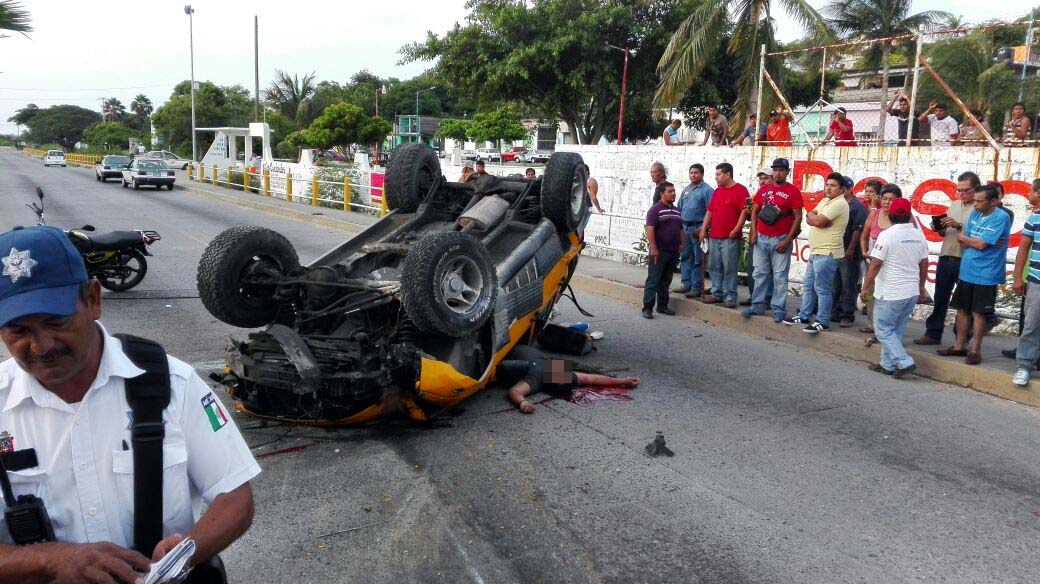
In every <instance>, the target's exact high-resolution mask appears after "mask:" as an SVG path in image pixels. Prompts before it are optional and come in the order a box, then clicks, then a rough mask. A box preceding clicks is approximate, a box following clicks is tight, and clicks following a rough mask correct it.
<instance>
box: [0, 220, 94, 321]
mask: <svg viewBox="0 0 1040 584" xmlns="http://www.w3.org/2000/svg"><path fill="white" fill-rule="evenodd" d="M0 265H2V268H3V269H2V271H0V327H2V326H6V325H7V324H8V323H10V322H12V321H14V320H16V319H19V318H22V317H23V316H28V315H30V314H53V315H55V316H69V315H71V314H73V313H74V312H76V299H77V298H78V295H79V286H80V284H83V283H84V282H87V280H88V278H87V269H86V267H85V266H84V265H83V258H82V257H81V256H80V254H79V252H78V251H77V250H76V248H75V246H73V245H72V242H71V241H69V238H68V236H67V235H66V234H65V232H64V231H62V230H61V229H58V228H57V227H45V226H40V227H27V228H22V227H16V228H14V229H12V230H11V231H8V232H7V233H3V234H0Z"/></svg>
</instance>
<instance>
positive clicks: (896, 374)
mask: <svg viewBox="0 0 1040 584" xmlns="http://www.w3.org/2000/svg"><path fill="white" fill-rule="evenodd" d="M920 304H924V303H923V302H922V303H920ZM914 369H917V365H916V364H914V363H911V364H909V365H907V366H906V367H903V368H901V369H896V370H895V371H894V372H892V377H894V378H896V379H902V378H903V377H905V376H906V375H907V374H909V373H911V372H913V370H914Z"/></svg>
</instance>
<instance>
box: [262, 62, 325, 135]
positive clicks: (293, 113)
mask: <svg viewBox="0 0 1040 584" xmlns="http://www.w3.org/2000/svg"><path fill="white" fill-rule="evenodd" d="M316 87H317V86H316V85H315V83H314V71H311V72H310V74H308V75H304V76H303V78H302V79H301V78H300V77H299V76H297V75H292V76H290V75H289V74H288V73H286V72H285V71H282V70H280V69H275V72H274V81H272V82H271V85H270V86H268V88H267V89H265V90H264V100H265V101H267V103H268V104H269V105H270V106H271V107H273V108H274V109H275V110H277V111H278V112H280V113H281V114H282V115H284V116H286V117H288V118H289V119H292V120H295V121H296V126H297V127H298V128H302V127H303V126H304V125H306V124H305V121H306V118H307V113H308V109H309V108H308V106H309V102H310V98H311V96H313V95H314V90H315V89H316Z"/></svg>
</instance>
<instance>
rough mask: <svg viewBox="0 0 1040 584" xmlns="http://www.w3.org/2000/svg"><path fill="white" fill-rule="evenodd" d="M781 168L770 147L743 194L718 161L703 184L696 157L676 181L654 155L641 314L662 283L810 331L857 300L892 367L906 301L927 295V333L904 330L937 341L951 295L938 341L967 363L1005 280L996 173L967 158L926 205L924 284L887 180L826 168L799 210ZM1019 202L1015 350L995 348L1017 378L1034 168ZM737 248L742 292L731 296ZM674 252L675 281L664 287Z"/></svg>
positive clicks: (1035, 351) (1024, 366)
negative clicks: (815, 197) (794, 263)
mask: <svg viewBox="0 0 1040 584" xmlns="http://www.w3.org/2000/svg"><path fill="white" fill-rule="evenodd" d="M932 109H934V108H932ZM928 115H930V116H931V115H937V114H935V113H928ZM790 170H791V165H790V162H789V161H788V160H787V159H785V158H777V159H776V160H774V161H773V164H772V166H771V167H770V168H768V169H763V170H762V171H761V172H759V173H758V177H757V178H758V181H759V184H758V187H757V189H756V192H755V194H754V195H752V194H751V192H750V191H749V190H748V189H747V188H746V187H745V186H744V185H741V184H739V183H737V182H736V181H734V178H733V166H732V165H731V164H729V163H727V162H723V163H721V164H718V165H716V167H715V168H714V173H715V176H714V179H715V181H714V182H715V186H712V185H710V184H708V182H707V181H706V180H705V168H704V167H703V166H702V165H701V164H693V165H691V166H690V167H689V169H688V181H689V182H688V183H687V184H686V185H685V186H683V187H681V189H677V187H676V186H675V185H674V184H673V183H672V182H669V181H668V178H667V170H666V169H665V167H664V165H663V164H661V163H659V162H657V163H654V164H653V165H652V166H651V169H650V177H651V180H652V181H653V182H654V184H655V189H654V202H653V205H652V206H651V207H650V209H649V211H647V214H646V238H647V244H648V245H647V246H648V249H649V260H648V274H647V278H646V284H645V289H644V293H643V309H642V315H643V317H644V318H648V319H651V318H653V317H654V312H655V310H656V312H657V313H658V314H665V315H673V314H675V311H674V310H672V308H670V307H669V298H670V295H672V294H682V295H684V296H685V297H686V298H690V299H696V300H700V301H701V302H703V303H705V304H721V305H722V306H724V307H725V308H732V309H737V308H738V307H739V306H740V305H743V306H744V307H745V308H744V309H743V310H742V312H741V315H742V316H743V317H744V318H746V319H751V318H754V317H757V316H762V315H767V314H769V315H771V316H772V319H773V321H774V322H776V323H783V324H785V325H788V326H797V327H800V328H801V329H802V330H803V331H804V332H806V333H809V334H813V335H816V334H820V333H823V332H826V331H829V330H831V327H832V326H833V324H834V323H837V326H839V327H842V328H846V327H851V326H854V323H855V319H856V314H857V312H858V311H859V304H860V303H859V302H858V301H857V300H860V301H862V305H863V308H864V310H863V311H864V313H865V315H866V316H867V322H866V323H865V326H863V327H862V328H861V329H860V331H861V332H863V333H866V334H867V335H869V336H868V337H867V338H866V339H865V342H866V344H867V346H870V345H872V344H875V343H877V344H879V345H880V348H881V357H880V361H879V362H878V363H876V364H873V365H871V369H872V370H874V371H878V372H880V373H883V374H886V375H892V376H893V377H896V378H901V377H903V376H905V375H906V374H908V373H910V372H911V371H913V370H914V368H915V364H914V361H913V358H912V357H911V356H910V355H909V354H908V353H907V351H906V349H905V348H904V346H903V336H904V333H905V330H906V328H907V324H908V323H909V321H910V317H911V314H912V312H913V310H914V307H915V306H917V305H918V304H932V305H933V306H932V309H931V314H930V316H929V317H928V318H927V320H926V327H925V333H924V335H922V336H920V337H919V338H916V339H914V340H913V342H914V344H916V345H940V344H942V338H943V333H944V329H945V328H946V316H947V312H948V310H949V309H950V308H951V307H952V308H954V309H955V310H956V319H955V325H954V333H953V334H954V340H953V343H952V344H951V345H949V346H948V347H946V348H943V349H940V350H939V351H938V354H939V355H942V356H948V357H963V358H964V360H965V363H967V364H969V365H975V364H978V363H979V362H980V361H981V347H982V340H983V337H984V336H985V335H986V334H987V333H988V332H989V330H990V329H991V328H992V327H993V325H994V324H995V323H996V320H997V317H996V316H995V308H996V303H997V296H998V287H999V286H1001V285H1003V284H1005V282H1006V258H1007V252H1008V245H1009V241H1010V233H1011V224H1012V219H1013V217H1012V212H1011V211H1010V210H1009V209H1007V208H1005V207H1004V205H1003V196H1004V192H1003V188H1002V187H1001V185H1000V184H999V183H995V182H991V183H988V184H983V183H982V181H981V180H980V179H979V177H978V175H976V174H975V173H973V172H965V173H963V174H961V175H960V176H959V177H958V179H957V195H958V198H957V200H955V201H953V202H952V203H951V204H950V206H949V209H948V210H947V211H946V212H945V213H944V214H941V215H936V216H933V217H932V219H931V226H930V227H931V229H932V230H934V231H935V232H936V233H938V234H939V235H940V236H942V238H943V240H942V244H941V248H940V250H939V258H938V263H937V265H936V268H935V287H934V295H929V294H928V292H927V291H926V289H925V282H926V280H927V274H928V269H929V250H928V244H927V239H926V238H925V235H924V232H923V230H922V228H921V224H920V223H919V220H918V219H916V218H915V217H914V215H913V213H912V211H911V205H910V201H909V199H906V198H903V193H902V190H901V189H900V188H899V186H898V185H895V184H891V183H889V184H884V183H882V182H881V181H873V180H872V181H868V182H867V183H865V187H864V191H863V200H861V199H860V198H859V197H857V196H855V195H854V194H853V187H854V184H855V181H854V180H853V179H852V178H851V177H847V176H843V175H842V174H839V173H837V172H835V173H831V174H830V175H829V176H827V178H826V183H825V188H824V191H823V198H822V199H820V201H819V202H818V203H817V204H816V205H815V207H814V208H813V209H812V210H811V211H806V210H805V201H804V200H803V197H802V192H801V190H800V189H799V188H798V187H796V186H794V185H792V184H791V183H790V182H789V181H788V175H789V173H790ZM1029 202H1030V205H1031V207H1032V209H1033V210H1034V212H1033V213H1032V214H1031V215H1030V216H1029V218H1028V220H1027V221H1026V224H1025V228H1024V229H1023V231H1022V234H1021V243H1020V246H1019V250H1018V255H1017V258H1016V263H1015V268H1014V272H1013V284H1012V288H1013V289H1014V291H1015V292H1016V293H1018V294H1021V295H1022V298H1023V300H1022V310H1021V316H1020V320H1019V329H1020V330H1019V334H1020V340H1019V345H1018V348H1017V350H1013V351H1006V352H1005V356H1006V357H1010V358H1015V359H1017V362H1018V369H1017V371H1016V373H1015V374H1014V376H1013V381H1014V383H1015V384H1017V385H1026V384H1027V383H1028V382H1029V378H1030V373H1031V371H1033V370H1034V369H1036V366H1037V358H1038V355H1040V241H1038V239H1040V238H1038V237H1037V236H1036V233H1037V232H1038V231H1040V212H1037V211H1036V209H1037V208H1038V207H1040V179H1037V180H1036V181H1034V182H1033V186H1032V191H1031V192H1030V194H1029ZM745 226H747V227H748V230H747V236H746V238H745ZM803 228H804V229H807V231H808V232H807V233H806V236H807V237H806V238H807V240H808V247H809V253H808V261H807V263H806V268H805V275H804V276H803V279H802V302H801V306H800V308H799V310H798V312H797V313H794V314H789V313H788V309H787V296H788V290H789V286H788V284H789V276H790V269H791V256H792V250H793V249H794V247H795V244H794V242H795V240H796V239H797V238H799V236H800V235H801V233H802V230H803ZM1034 242H1035V243H1034ZM742 252H743V256H744V266H743V267H744V271H745V272H746V274H747V278H748V289H749V293H750V298H748V299H747V300H745V301H744V302H738V295H737V282H738V272H739V271H740V270H741V266H740V264H741V257H742ZM677 264H678V267H679V274H680V278H681V282H680V285H679V286H678V287H676V288H674V289H672V288H671V285H672V279H673V275H674V273H675V271H676V265H677Z"/></svg>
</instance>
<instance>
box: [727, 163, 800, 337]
mask: <svg viewBox="0 0 1040 584" xmlns="http://www.w3.org/2000/svg"><path fill="white" fill-rule="evenodd" d="M790 172H791V163H790V162H789V161H788V160H787V159H786V158H777V159H776V160H774V161H773V181H772V182H771V183H767V184H764V185H762V188H760V189H758V193H756V194H755V204H754V206H753V207H752V208H751V234H750V235H749V236H748V243H750V244H751V245H753V246H754V249H755V251H754V253H755V273H754V278H755V289H754V293H753V295H752V298H751V307H750V308H747V309H745V310H744V311H743V312H742V313H741V316H743V317H744V318H751V317H752V316H755V315H759V314H765V312H766V307H767V305H769V306H771V307H772V309H773V321H774V322H783V320H784V318H786V317H787V279H788V273H789V272H790V270H791V243H792V242H793V241H794V238H795V236H796V235H797V234H798V229H799V228H800V227H801V225H802V208H803V207H804V206H805V203H804V202H803V200H802V191H801V189H799V188H798V187H796V186H794V185H793V184H791V183H789V182H787V175H788V173H790ZM770 281H772V283H773V294H772V297H771V298H767V297H766V292H767V291H768V289H769V282H770Z"/></svg>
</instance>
